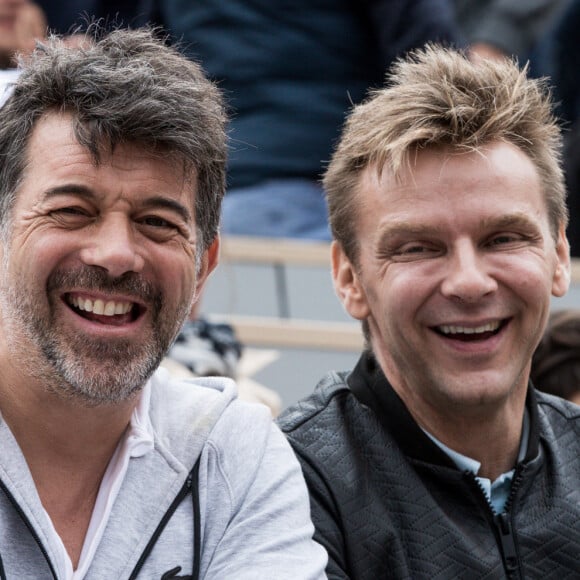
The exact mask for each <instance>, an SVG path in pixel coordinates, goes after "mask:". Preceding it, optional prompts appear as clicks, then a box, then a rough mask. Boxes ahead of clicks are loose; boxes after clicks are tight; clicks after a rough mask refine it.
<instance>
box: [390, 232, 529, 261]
mask: <svg viewBox="0 0 580 580" xmlns="http://www.w3.org/2000/svg"><path fill="white" fill-rule="evenodd" d="M530 242H531V239H530V237H529V236H526V235H524V234H520V233H500V234H494V235H493V236H490V237H488V238H486V239H485V240H484V241H483V242H482V243H481V245H480V248H481V249H482V250H495V251H497V250H506V251H507V250H512V249H514V250H515V249H518V248H520V247H523V246H524V245H527V244H529V243H530ZM447 252H448V248H447V246H446V245H445V244H442V243H437V242H431V241H419V242H417V241H413V242H407V243H404V244H401V245H399V246H396V247H394V248H392V249H390V250H387V252H385V254H386V255H387V256H388V257H389V258H390V259H393V260H395V261H412V260H422V259H428V258H435V257H438V256H442V255H444V254H446V253H447Z"/></svg>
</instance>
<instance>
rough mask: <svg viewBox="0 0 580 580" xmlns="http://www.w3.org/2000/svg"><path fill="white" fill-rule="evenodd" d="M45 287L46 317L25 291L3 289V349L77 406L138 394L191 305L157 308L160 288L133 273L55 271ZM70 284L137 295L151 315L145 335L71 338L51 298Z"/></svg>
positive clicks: (59, 394)
mask: <svg viewBox="0 0 580 580" xmlns="http://www.w3.org/2000/svg"><path fill="white" fill-rule="evenodd" d="M47 286H48V288H47V294H48V296H49V297H50V298H49V312H48V313H47V314H46V315H43V314H44V313H42V312H40V311H39V308H38V306H37V305H36V304H35V300H34V297H33V296H32V295H31V294H30V292H27V291H26V289H24V288H18V287H15V286H14V285H11V286H10V287H9V288H6V287H5V289H4V292H2V295H1V298H0V301H1V303H2V311H3V314H4V316H3V318H4V324H5V332H6V336H7V338H8V342H9V348H10V351H11V354H12V355H13V356H14V357H16V358H17V360H18V361H19V363H20V364H21V365H23V367H24V368H25V369H26V371H27V372H28V373H29V374H31V375H32V376H33V377H34V378H36V379H38V380H40V381H41V382H42V383H43V384H44V385H45V387H46V389H47V390H48V391H50V392H52V393H54V394H56V395H58V396H60V397H62V398H65V399H68V400H74V401H76V402H78V403H79V404H81V405H83V406H90V407H94V406H100V405H110V404H115V403H120V402H123V401H127V400H129V399H131V398H132V397H133V396H134V395H135V394H136V393H138V392H139V391H140V390H141V389H142V388H143V386H144V385H145V383H146V382H147V380H148V379H149V378H150V377H151V375H152V374H153V372H154V371H155V370H156V369H157V367H158V366H159V364H160V363H161V360H162V359H163V357H164V355H165V353H166V352H167V350H168V348H169V346H170V345H171V343H172V342H173V340H174V338H175V336H176V334H177V332H178V330H179V328H181V325H182V324H183V321H184V320H185V318H186V316H187V314H188V313H189V309H190V307H191V304H183V305H181V307H179V308H178V310H177V311H176V312H173V313H169V312H162V298H161V294H160V292H156V291H155V290H154V289H153V288H152V285H151V284H149V283H147V282H145V281H143V280H141V279H140V278H139V276H138V275H134V274H130V275H127V276H123V277H121V278H120V279H110V278H108V276H107V275H106V274H104V273H103V272H101V271H98V270H95V269H92V268H87V267H85V268H83V269H81V270H78V271H75V272H56V273H54V274H53V275H51V277H50V278H49V280H48V284H47ZM71 286H74V287H79V288H83V289H87V290H90V289H92V290H101V291H111V292H114V291H118V292H122V293H123V294H126V295H129V296H131V295H132V296H136V297H139V298H141V299H143V300H144V301H145V303H146V304H147V305H148V311H149V312H148V313H149V315H150V318H151V329H150V330H151V334H150V336H149V337H148V338H146V339H144V340H143V341H141V342H135V341H134V340H123V339H119V340H107V341H104V340H97V339H91V338H89V337H86V336H78V337H77V336H75V335H72V333H70V331H69V332H67V329H66V328H59V321H58V318H57V317H56V316H55V313H56V308H55V304H54V300H55V299H54V298H53V297H54V296H56V295H58V294H59V293H58V292H55V290H57V289H58V288H60V287H71ZM171 314H173V316H171ZM31 347H32V348H31Z"/></svg>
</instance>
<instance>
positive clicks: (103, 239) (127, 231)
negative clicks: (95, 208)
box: [81, 217, 145, 278]
mask: <svg viewBox="0 0 580 580" xmlns="http://www.w3.org/2000/svg"><path fill="white" fill-rule="evenodd" d="M89 236H90V237H88V238H87V240H86V245H85V247H84V248H83V249H82V251H81V260H82V261H83V262H84V263H85V264H87V265H89V266H98V267H100V268H103V269H104V270H106V271H107V273H108V274H109V275H110V276H112V277H115V278H117V277H120V276H122V275H123V274H125V273H127V272H141V271H142V269H143V266H144V264H145V261H144V258H143V256H142V253H141V252H142V248H141V247H139V244H138V243H137V240H136V239H135V231H134V230H133V228H132V226H131V222H130V220H129V219H127V218H125V217H118V218H112V217H111V218H108V219H103V220H102V221H100V222H99V223H98V224H96V229H95V230H94V231H93V232H91V234H89Z"/></svg>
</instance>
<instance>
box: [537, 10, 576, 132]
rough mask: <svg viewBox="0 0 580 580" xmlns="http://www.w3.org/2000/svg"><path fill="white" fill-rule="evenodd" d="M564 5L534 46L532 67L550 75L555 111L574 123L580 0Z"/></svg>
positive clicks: (566, 120) (541, 74) (544, 74)
mask: <svg viewBox="0 0 580 580" xmlns="http://www.w3.org/2000/svg"><path fill="white" fill-rule="evenodd" d="M565 5H566V8H565V10H564V11H563V12H561V14H560V15H559V17H558V18H557V19H556V21H555V22H553V23H552V24H551V26H550V27H549V28H548V29H547V30H546V32H545V34H544V35H543V36H542V38H541V39H539V41H538V42H537V44H536V46H535V48H534V51H533V54H532V71H533V72H534V74H536V75H537V76H549V77H550V78H551V79H552V83H553V86H554V96H555V100H556V102H557V103H558V113H559V115H560V117H561V118H562V120H563V121H565V122H567V123H574V122H575V121H576V120H577V119H578V118H579V117H580V80H579V79H578V70H579V67H580V44H579V43H578V29H579V27H580V0H566V2H565Z"/></svg>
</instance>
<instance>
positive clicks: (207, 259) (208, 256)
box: [195, 235, 220, 296]
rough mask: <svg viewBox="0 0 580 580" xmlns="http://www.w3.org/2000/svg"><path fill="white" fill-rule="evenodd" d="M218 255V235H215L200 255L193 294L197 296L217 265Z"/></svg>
mask: <svg viewBox="0 0 580 580" xmlns="http://www.w3.org/2000/svg"><path fill="white" fill-rule="evenodd" d="M219 255H220V237H219V235H217V236H216V237H215V238H214V240H213V242H212V243H211V245H210V247H209V248H208V249H207V250H206V251H205V252H204V253H203V256H202V257H201V264H200V267H199V272H198V273H197V280H196V283H195V294H196V296H199V294H200V292H201V290H202V288H203V286H204V284H205V283H206V281H207V278H208V276H209V275H210V274H211V273H212V272H213V270H214V269H215V267H216V266H217V265H218V262H219Z"/></svg>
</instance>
